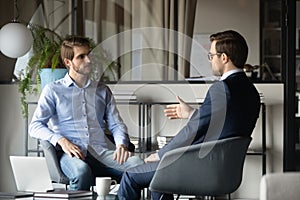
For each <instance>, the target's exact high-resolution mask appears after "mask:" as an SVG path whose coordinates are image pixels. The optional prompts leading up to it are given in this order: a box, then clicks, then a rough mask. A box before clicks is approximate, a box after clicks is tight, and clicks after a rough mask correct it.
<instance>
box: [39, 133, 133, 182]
mask: <svg viewBox="0 0 300 200" xmlns="http://www.w3.org/2000/svg"><path fill="white" fill-rule="evenodd" d="M106 136H107V138H108V139H109V140H110V141H111V146H112V145H113V144H115V143H114V139H113V137H112V135H108V134H106ZM40 144H41V147H42V149H43V151H44V155H45V158H46V162H47V165H48V169H49V173H50V177H51V180H52V181H53V182H55V183H61V184H69V179H68V177H66V176H65V174H64V173H63V172H62V171H61V168H60V164H59V160H58V155H57V152H56V149H55V147H54V146H53V145H52V144H51V143H50V142H48V141H47V140H40ZM128 150H129V151H130V152H134V150H135V147H134V145H133V144H132V143H129V147H128Z"/></svg>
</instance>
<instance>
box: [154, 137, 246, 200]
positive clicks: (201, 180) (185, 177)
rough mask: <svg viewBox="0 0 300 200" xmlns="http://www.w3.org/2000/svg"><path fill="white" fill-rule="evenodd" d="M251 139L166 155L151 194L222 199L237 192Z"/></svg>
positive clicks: (220, 143) (219, 142)
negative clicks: (223, 196) (153, 192)
mask: <svg viewBox="0 0 300 200" xmlns="http://www.w3.org/2000/svg"><path fill="white" fill-rule="evenodd" d="M251 140H252V138H251V137H246V138H243V137H232V138H227V139H222V140H218V141H211V142H205V143H202V144H197V145H192V146H189V147H183V148H178V149H175V150H172V151H170V152H167V153H166V154H165V155H164V156H163V158H162V159H161V162H160V164H159V166H158V169H157V171H156V173H155V175H154V177H153V179H152V181H151V183H150V190H151V191H156V192H161V193H166V194H178V195H195V196H213V197H215V196H222V195H226V194H229V199H230V193H232V192H234V191H235V190H237V189H238V187H239V186H240V184H241V181H242V175H243V166H244V160H245V156H246V153H247V149H248V146H249V144H250V142H251Z"/></svg>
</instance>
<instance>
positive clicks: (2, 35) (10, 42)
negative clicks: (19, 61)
mask: <svg viewBox="0 0 300 200" xmlns="http://www.w3.org/2000/svg"><path fill="white" fill-rule="evenodd" d="M17 12H18V6H17V0H15V1H14V19H13V21H12V22H11V23H8V24H6V25H4V26H3V27H2V28H1V30H0V50H1V52H2V53H3V54H4V55H6V56H8V57H11V58H17V57H20V56H23V55H24V54H26V53H27V52H28V51H29V49H30V48H31V46H32V43H33V37H32V33H31V31H30V30H29V29H28V28H27V27H26V26H25V25H24V24H21V23H20V22H18V16H16V13H17Z"/></svg>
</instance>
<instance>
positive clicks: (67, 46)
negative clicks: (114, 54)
mask: <svg viewBox="0 0 300 200" xmlns="http://www.w3.org/2000/svg"><path fill="white" fill-rule="evenodd" d="M74 46H78V47H81V46H88V47H89V48H90V41H89V40H88V39H87V38H85V37H81V36H68V37H67V38H66V39H64V41H63V42H62V44H61V50H60V56H61V59H62V60H64V59H65V58H67V59H69V60H72V59H73V58H74V50H73V47H74Z"/></svg>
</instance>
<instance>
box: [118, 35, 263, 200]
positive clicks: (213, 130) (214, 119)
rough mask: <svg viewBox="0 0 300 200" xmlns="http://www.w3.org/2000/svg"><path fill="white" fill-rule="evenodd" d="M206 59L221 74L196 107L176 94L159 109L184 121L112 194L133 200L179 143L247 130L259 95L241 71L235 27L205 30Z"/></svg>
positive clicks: (244, 52)
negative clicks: (207, 39) (173, 101)
mask: <svg viewBox="0 0 300 200" xmlns="http://www.w3.org/2000/svg"><path fill="white" fill-rule="evenodd" d="M210 41H211V47H210V52H209V53H208V59H209V60H210V62H211V65H212V71H213V74H214V75H219V76H221V80H220V81H218V82H216V83H214V84H213V85H212V86H211V87H210V88H209V90H208V92H207V95H206V97H205V99H204V102H203V104H202V105H201V107H200V108H199V109H197V110H195V109H193V108H192V107H190V106H188V105H187V104H186V103H185V102H184V101H183V100H181V99H180V98H179V97H177V98H178V101H179V104H176V105H169V106H167V108H166V109H165V113H166V116H167V117H169V118H170V119H177V118H189V121H188V123H187V124H186V126H185V127H183V129H182V130H180V132H179V133H178V134H177V135H176V136H175V137H174V138H173V140H171V141H170V142H169V143H168V144H167V145H165V146H164V147H163V148H162V149H160V150H159V151H158V153H156V154H152V155H150V156H149V157H147V158H146V159H145V162H146V163H145V164H143V165H140V166H138V167H136V168H133V169H130V170H128V171H127V172H125V173H124V174H123V177H122V180H121V183H120V188H119V191H118V198H119V199H120V200H138V199H140V195H141V190H142V189H143V188H146V187H148V186H149V184H150V182H151V180H152V177H153V175H154V173H155V170H156V168H157V166H158V163H159V160H160V158H162V156H163V155H164V154H165V153H166V152H168V151H170V150H172V149H176V148H179V147H184V146H188V145H194V144H198V143H202V142H205V141H211V140H218V139H223V138H229V137H234V136H250V135H251V134H252V131H253V129H254V127H255V124H256V121H257V118H258V117H259V110H260V97H259V93H258V92H257V90H256V88H255V87H254V85H253V84H252V83H251V82H250V81H249V79H248V78H247V76H246V75H245V73H244V71H243V67H244V65H245V63H246V60H247V56H248V46H247V43H246V41H245V39H244V38H243V36H241V35H240V34H239V33H237V32H236V31H232V30H229V31H224V32H219V33H216V34H213V35H211V36H210ZM161 196H162V194H160V193H156V192H152V198H153V199H173V195H172V194H164V195H163V198H161Z"/></svg>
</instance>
